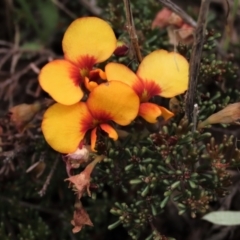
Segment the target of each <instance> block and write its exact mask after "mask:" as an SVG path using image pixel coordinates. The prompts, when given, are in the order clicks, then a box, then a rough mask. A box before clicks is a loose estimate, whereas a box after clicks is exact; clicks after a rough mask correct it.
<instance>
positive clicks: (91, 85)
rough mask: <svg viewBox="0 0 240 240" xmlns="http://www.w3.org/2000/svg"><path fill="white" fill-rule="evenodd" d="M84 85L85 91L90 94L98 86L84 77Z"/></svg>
mask: <svg viewBox="0 0 240 240" xmlns="http://www.w3.org/2000/svg"><path fill="white" fill-rule="evenodd" d="M84 85H85V87H86V88H87V90H88V91H89V92H91V91H92V90H93V89H94V88H95V87H97V86H98V84H97V83H96V82H93V81H89V78H88V77H85V80H84Z"/></svg>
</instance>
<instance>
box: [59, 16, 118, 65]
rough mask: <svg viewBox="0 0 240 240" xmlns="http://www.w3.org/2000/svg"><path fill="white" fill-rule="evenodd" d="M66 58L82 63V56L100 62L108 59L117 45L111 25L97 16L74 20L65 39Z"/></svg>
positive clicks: (63, 43)
mask: <svg viewBox="0 0 240 240" xmlns="http://www.w3.org/2000/svg"><path fill="white" fill-rule="evenodd" d="M62 46H63V52H64V56H65V58H66V59H68V60H70V61H71V62H73V63H75V64H77V65H78V66H79V64H80V65H81V64H82V59H81V58H82V57H85V56H89V57H90V58H91V57H92V58H93V59H94V61H95V62H93V64H94V63H99V62H103V61H105V60H106V59H108V58H109V57H110V56H111V55H112V53H113V52H114V50H115V48H116V46H117V40H116V37H115V34H114V32H113V30H112V28H111V27H110V25H109V24H108V23H107V22H105V21H104V20H102V19H100V18H96V17H82V18H78V19H76V20H75V21H73V22H72V23H71V24H70V26H69V27H68V29H67V30H66V32H65V34H64V37H63V41H62Z"/></svg>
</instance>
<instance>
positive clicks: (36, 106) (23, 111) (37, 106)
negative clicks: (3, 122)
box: [9, 102, 42, 132]
mask: <svg viewBox="0 0 240 240" xmlns="http://www.w3.org/2000/svg"><path fill="white" fill-rule="evenodd" d="M41 108H42V105H41V103H40V102H35V103H33V104H25V103H23V104H19V105H17V106H14V107H12V108H11V109H9V116H10V121H11V122H12V123H13V124H14V125H15V126H16V128H17V130H18V131H19V132H22V131H24V129H25V127H26V126H27V124H28V123H29V122H30V121H31V120H32V119H33V118H34V116H35V115H36V113H38V112H39V111H40V110H41Z"/></svg>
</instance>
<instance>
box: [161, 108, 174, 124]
mask: <svg viewBox="0 0 240 240" xmlns="http://www.w3.org/2000/svg"><path fill="white" fill-rule="evenodd" d="M158 107H159V109H160V110H161V112H162V115H161V116H162V117H163V118H164V120H165V121H167V120H168V119H170V118H172V117H173V116H174V113H172V112H170V111H169V110H168V109H166V108H165V107H161V106H158Z"/></svg>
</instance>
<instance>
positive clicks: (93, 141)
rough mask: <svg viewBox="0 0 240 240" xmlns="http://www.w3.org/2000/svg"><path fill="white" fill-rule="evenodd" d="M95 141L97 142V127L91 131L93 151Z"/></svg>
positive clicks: (93, 149)
mask: <svg viewBox="0 0 240 240" xmlns="http://www.w3.org/2000/svg"><path fill="white" fill-rule="evenodd" d="M96 142H97V128H96V127H95V128H94V129H93V130H92V131H91V149H92V151H93V152H96V150H95V147H96Z"/></svg>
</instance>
